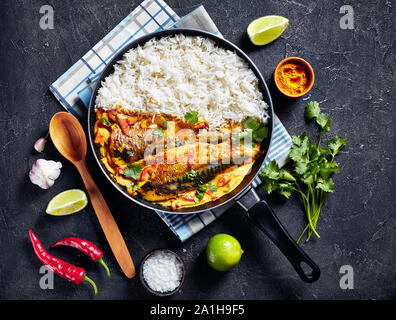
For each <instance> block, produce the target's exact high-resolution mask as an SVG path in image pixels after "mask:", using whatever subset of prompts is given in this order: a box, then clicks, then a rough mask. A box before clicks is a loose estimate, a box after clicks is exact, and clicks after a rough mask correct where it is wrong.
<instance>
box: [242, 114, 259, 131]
mask: <svg viewBox="0 0 396 320" xmlns="http://www.w3.org/2000/svg"><path fill="white" fill-rule="evenodd" d="M259 126H260V122H258V121H257V120H256V119H255V118H253V117H247V118H246V119H245V121H244V122H243V127H244V128H245V129H250V130H252V131H254V130H256V129H257V128H258V127H259Z"/></svg>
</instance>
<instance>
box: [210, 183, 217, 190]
mask: <svg viewBox="0 0 396 320" xmlns="http://www.w3.org/2000/svg"><path fill="white" fill-rule="evenodd" d="M209 189H210V191H212V192H216V191H217V188H216V186H215V185H214V184H213V183H212V182H209Z"/></svg>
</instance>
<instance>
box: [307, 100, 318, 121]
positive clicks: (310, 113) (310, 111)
mask: <svg viewBox="0 0 396 320" xmlns="http://www.w3.org/2000/svg"><path fill="white" fill-rule="evenodd" d="M319 113H320V107H319V103H318V102H316V101H311V102H309V103H307V105H306V107H305V117H306V118H307V119H312V118H316V117H317V116H318V115H319Z"/></svg>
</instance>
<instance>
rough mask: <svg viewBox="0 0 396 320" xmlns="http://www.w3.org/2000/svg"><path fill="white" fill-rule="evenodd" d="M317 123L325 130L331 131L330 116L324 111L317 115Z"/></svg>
mask: <svg viewBox="0 0 396 320" xmlns="http://www.w3.org/2000/svg"><path fill="white" fill-rule="evenodd" d="M316 123H317V124H318V125H319V126H320V127H321V128H322V130H323V131H324V132H329V131H330V128H331V121H330V118H329V117H328V116H327V115H325V114H324V113H320V114H319V115H318V116H317V117H316Z"/></svg>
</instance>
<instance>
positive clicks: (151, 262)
mask: <svg viewBox="0 0 396 320" xmlns="http://www.w3.org/2000/svg"><path fill="white" fill-rule="evenodd" d="M185 276H186V269H185V267H184V262H183V260H182V259H181V258H180V257H179V256H178V255H177V254H176V253H174V252H173V251H171V250H168V249H156V250H154V251H151V252H150V253H148V254H147V255H146V256H145V257H144V258H143V260H142V263H141V264H140V269H139V277H140V281H141V282H142V284H143V286H144V287H145V288H146V289H147V291H149V292H151V293H152V294H154V295H157V296H160V297H165V296H170V295H172V294H175V293H176V292H178V291H179V290H180V288H181V287H182V285H183V282H184V278H185Z"/></svg>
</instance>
